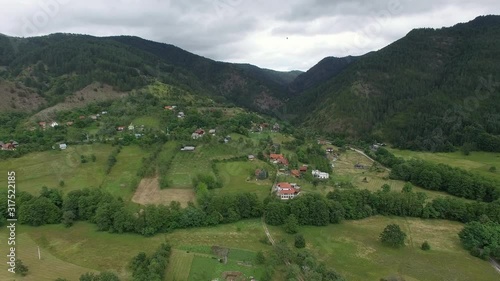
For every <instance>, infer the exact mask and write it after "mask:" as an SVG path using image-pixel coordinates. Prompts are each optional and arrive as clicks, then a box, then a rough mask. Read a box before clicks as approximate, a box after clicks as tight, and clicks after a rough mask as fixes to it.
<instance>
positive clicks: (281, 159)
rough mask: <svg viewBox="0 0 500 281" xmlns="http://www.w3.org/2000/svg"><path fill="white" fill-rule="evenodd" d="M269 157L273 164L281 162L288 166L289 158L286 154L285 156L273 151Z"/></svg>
mask: <svg viewBox="0 0 500 281" xmlns="http://www.w3.org/2000/svg"><path fill="white" fill-rule="evenodd" d="M269 159H270V161H271V163H273V164H281V165H285V166H288V159H286V158H285V156H283V154H274V153H271V155H269Z"/></svg>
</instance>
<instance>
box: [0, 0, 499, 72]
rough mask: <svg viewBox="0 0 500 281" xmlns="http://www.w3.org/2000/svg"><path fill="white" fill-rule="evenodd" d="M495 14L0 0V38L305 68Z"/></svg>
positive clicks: (315, 1)
mask: <svg viewBox="0 0 500 281" xmlns="http://www.w3.org/2000/svg"><path fill="white" fill-rule="evenodd" d="M485 14H500V1H498V0H476V1H470V0H468V1H464V0H419V1H411V0H253V1H250V0H247V1H245V0H178V1H175V0H106V1H101V0H84V1H82V0H16V1H12V0H0V33H4V34H7V35H12V36H22V37H29V36H36V35H44V34H50V33H54V32H68V33H84V34H91V35H97V36H108V35H122V34H126V35H136V36H140V37H143V38H146V39H150V40H154V41H160V42H165V43H170V44H174V45H176V46H179V47H181V48H183V49H186V50H188V51H190V52H193V53H196V54H200V55H203V56H206V57H209V58H212V59H215V60H222V61H228V62H248V63H252V64H255V65H258V66H260V67H266V68H272V69H277V70H293V69H298V70H307V69H308V68H310V67H311V66H313V65H314V64H315V63H317V62H318V61H319V60H321V59H322V58H324V57H326V56H346V55H360V54H364V53H367V52H369V51H374V50H378V49H380V48H382V47H384V46H386V45H388V44H390V43H391V42H394V41H395V40H397V39H399V38H401V37H403V36H404V35H405V34H406V33H408V32H409V31H410V30H411V29H413V28H418V27H434V28H439V27H443V26H451V25H454V24H456V23H459V22H467V21H469V20H472V19H474V18H475V17H476V16H478V15H485Z"/></svg>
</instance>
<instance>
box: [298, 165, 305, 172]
mask: <svg viewBox="0 0 500 281" xmlns="http://www.w3.org/2000/svg"><path fill="white" fill-rule="evenodd" d="M299 170H300V171H301V172H307V166H302V167H300V169H299Z"/></svg>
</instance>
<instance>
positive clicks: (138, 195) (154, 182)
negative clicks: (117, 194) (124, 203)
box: [132, 177, 195, 207]
mask: <svg viewBox="0 0 500 281" xmlns="http://www.w3.org/2000/svg"><path fill="white" fill-rule="evenodd" d="M194 200H195V194H194V191H193V190H192V189H175V188H168V189H160V184H159V180H158V177H154V178H143V179H142V180H141V182H140V183H139V186H138V187H137V190H136V191H135V194H134V197H132V201H133V202H135V203H139V204H142V205H146V204H155V205H168V204H170V202H172V201H177V202H179V203H181V206H182V207H186V206H187V204H188V202H189V201H191V202H194Z"/></svg>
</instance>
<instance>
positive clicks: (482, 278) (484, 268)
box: [269, 217, 500, 281]
mask: <svg viewBox="0 0 500 281" xmlns="http://www.w3.org/2000/svg"><path fill="white" fill-rule="evenodd" d="M392 223H396V224H399V225H400V226H401V228H402V230H403V231H404V232H406V234H407V235H408V237H407V241H406V246H405V247H404V248H402V249H392V248H388V247H386V246H383V245H382V244H381V243H380V242H379V241H378V237H379V235H380V233H381V232H382V230H383V229H384V228H385V226H387V225H388V224H392ZM462 227H463V225H462V224H460V223H455V222H449V221H442V220H420V219H404V218H388V217H371V218H368V219H364V220H359V221H346V222H343V223H342V224H339V225H329V226H327V227H301V228H300V229H299V232H300V233H303V234H304V237H305V239H306V248H307V249H308V250H310V251H312V252H313V253H315V254H316V255H317V256H318V257H319V258H320V259H321V260H323V261H325V262H326V263H327V264H328V265H330V266H333V267H334V268H335V269H336V270H337V271H338V272H339V273H341V274H342V275H343V276H344V277H346V279H347V280H350V281H379V280H380V278H384V277H389V276H402V277H404V278H405V280H408V281H443V280H456V281H470V280H474V281H490V280H499V279H500V275H499V273H498V272H496V271H495V269H493V267H492V266H491V265H490V264H489V263H488V262H486V261H482V260H480V259H478V258H475V257H472V256H471V255H469V253H468V252H467V251H465V250H464V249H463V248H462V246H461V245H460V241H459V238H458V235H457V234H458V232H459V231H460V230H461V229H462ZM269 229H270V231H271V234H272V235H273V237H274V239H275V240H280V239H283V238H284V239H286V240H287V241H288V242H289V244H291V245H293V236H292V235H288V234H286V233H284V231H283V230H282V228H280V227H269ZM424 241H428V242H429V243H430V245H431V251H428V252H425V251H422V250H421V249H420V245H421V244H422V243H423V242H424Z"/></svg>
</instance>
